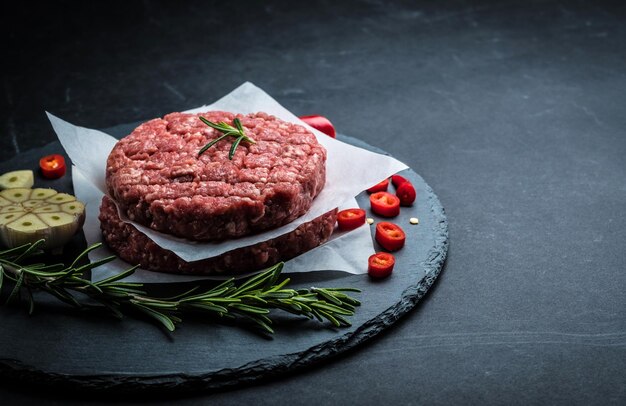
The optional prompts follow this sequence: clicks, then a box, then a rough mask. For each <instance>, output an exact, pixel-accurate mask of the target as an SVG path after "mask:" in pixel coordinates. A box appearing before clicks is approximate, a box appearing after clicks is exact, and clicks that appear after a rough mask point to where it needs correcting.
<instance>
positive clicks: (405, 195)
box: [396, 180, 417, 206]
mask: <svg viewBox="0 0 626 406" xmlns="http://www.w3.org/2000/svg"><path fill="white" fill-rule="evenodd" d="M396 196H398V198H399V199H400V204H401V205H402V206H410V205H412V204H413V202H414V201H415V197H416V196H417V193H415V188H414V187H413V185H412V184H411V182H409V181H408V180H407V181H406V182H404V183H402V184H401V185H400V186H398V188H397V189H396Z"/></svg>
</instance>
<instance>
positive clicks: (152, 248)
mask: <svg viewBox="0 0 626 406" xmlns="http://www.w3.org/2000/svg"><path fill="white" fill-rule="evenodd" d="M336 217H337V210H333V211H331V212H328V213H326V214H323V215H322V216H320V217H318V218H316V219H314V220H312V221H310V222H308V223H304V224H302V225H300V226H299V227H298V228H296V229H295V230H294V231H292V232H290V233H287V234H284V235H282V236H280V237H277V238H275V239H273V240H269V241H266V242H262V243H259V244H255V245H252V246H250V247H243V248H239V249H236V250H233V251H230V252H227V253H225V254H222V255H220V256H218V257H215V258H209V259H205V260H201V261H196V262H185V261H183V260H182V259H180V257H178V256H177V255H176V254H174V253H173V252H172V251H168V250H166V249H163V248H161V247H159V246H158V245H157V244H156V243H155V242H154V241H152V240H151V239H149V238H148V237H146V236H145V235H144V234H142V233H141V232H139V231H138V230H137V229H136V228H135V227H133V226H132V225H131V224H128V223H125V222H123V221H122V220H120V218H119V215H118V212H117V208H116V207H115V204H114V203H113V201H112V200H111V199H110V198H108V197H106V196H105V197H104V198H103V199H102V206H101V207H100V217H99V218H100V228H101V229H102V234H103V235H104V239H105V241H106V242H107V244H108V245H109V247H110V248H111V249H112V250H113V251H114V252H115V253H117V255H118V256H119V257H120V258H122V259H124V260H125V261H127V262H128V263H130V264H140V265H141V267H142V268H144V269H149V270H151V271H159V272H168V273H177V274H196V275H219V274H227V275H236V274H240V273H246V272H251V271H255V270H259V269H262V268H265V267H269V266H271V265H274V264H276V263H278V262H279V261H286V260H288V259H291V258H293V257H295V256H297V255H300V254H302V253H304V252H306V251H309V250H311V249H313V248H315V247H317V246H318V245H320V244H322V243H324V242H325V241H326V240H327V239H328V237H330V235H331V234H332V232H333V229H334V226H335V221H336Z"/></svg>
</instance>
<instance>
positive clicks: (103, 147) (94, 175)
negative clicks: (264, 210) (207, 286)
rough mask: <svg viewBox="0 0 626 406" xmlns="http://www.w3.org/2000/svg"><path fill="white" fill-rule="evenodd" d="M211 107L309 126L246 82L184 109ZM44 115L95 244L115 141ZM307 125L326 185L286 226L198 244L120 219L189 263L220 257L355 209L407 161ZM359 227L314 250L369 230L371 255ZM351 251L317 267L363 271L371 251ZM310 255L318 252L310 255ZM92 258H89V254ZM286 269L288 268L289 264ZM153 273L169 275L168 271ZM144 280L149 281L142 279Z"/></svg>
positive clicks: (356, 238) (352, 248) (198, 110)
mask: <svg viewBox="0 0 626 406" xmlns="http://www.w3.org/2000/svg"><path fill="white" fill-rule="evenodd" d="M209 110H224V111H231V112H235V113H243V114H246V113H252V112H257V111H264V112H266V113H269V114H273V115H275V116H276V117H279V118H281V119H282V120H285V121H290V122H294V123H298V124H301V125H305V126H307V125H306V124H304V123H303V122H302V121H300V120H299V119H298V118H297V117H296V116H295V115H293V114H292V113H291V112H289V111H288V110H287V109H285V108H284V107H282V106H281V105H280V104H279V103H278V102H277V101H276V100H274V99H273V98H271V97H270V96H269V95H268V94H267V93H265V92H264V91H263V90H261V89H259V88H258V87H256V86H254V85H253V84H251V83H249V82H246V83H244V84H243V85H241V86H240V87H238V88H237V89H235V90H234V91H232V92H231V93H229V94H228V95H226V96H225V97H223V98H222V99H220V100H218V101H217V102H215V103H213V104H211V105H208V106H203V107H199V108H197V109H193V110H189V111H188V112H202V111H209ZM48 118H49V119H50V122H51V123H52V126H53V128H54V130H55V132H56V133H57V136H58V138H59V140H60V141H61V144H62V145H63V147H64V148H65V150H66V152H67V154H68V155H69V156H70V158H71V159H72V161H73V163H74V165H75V166H76V168H74V170H73V173H75V174H76V177H75V178H74V187H75V192H76V194H77V197H78V198H79V199H80V200H83V201H85V202H87V204H88V210H87V220H86V223H85V235H86V236H87V241H88V242H89V243H92V242H95V241H97V240H99V239H100V230H99V222H98V220H97V215H98V208H99V205H100V199H101V197H102V195H103V194H104V193H106V188H105V183H104V176H105V170H106V159H107V156H108V154H109V152H110V151H111V149H112V148H113V146H114V145H115V143H116V142H117V140H116V139H115V138H113V137H111V136H109V135H107V134H105V133H103V132H101V131H97V130H92V129H87V128H83V127H78V126H75V125H73V124H70V123H68V122H66V121H63V120H61V119H60V118H57V117H55V116H53V115H52V114H49V113H48ZM307 127H308V126H307ZM308 128H309V129H310V130H311V131H312V132H313V133H314V134H315V136H316V137H317V139H318V141H319V142H320V143H321V144H322V145H323V146H324V147H325V148H326V150H327V152H328V158H327V165H326V167H327V177H326V185H325V187H324V189H323V190H322V192H321V193H320V194H319V195H318V197H317V198H316V199H315V200H314V203H313V205H312V207H311V209H310V210H309V212H308V213H307V214H306V215H304V216H302V217H300V218H299V219H297V220H296V221H294V222H292V223H290V224H287V225H285V226H283V227H280V228H277V229H274V230H271V231H268V232H265V233H261V234H257V235H254V236H250V237H244V238H239V239H235V240H228V241H224V242H220V243H199V242H193V241H188V240H185V239H181V238H177V237H173V236H170V235H167V234H164V233H159V232H156V231H154V230H151V229H149V228H147V227H144V226H143V225H140V224H136V223H134V222H130V221H129V220H128V219H127V218H125V217H124V216H122V219H123V220H124V221H127V222H130V223H131V224H132V225H133V226H135V227H136V228H137V229H138V230H139V231H141V232H143V233H144V234H146V235H147V236H148V237H149V238H151V239H152V240H153V241H154V242H155V243H157V244H158V245H159V246H161V247H162V248H165V249H167V250H170V251H173V252H174V253H176V254H177V255H178V256H179V257H181V258H182V259H183V260H185V261H188V262H193V261H198V260H201V259H205V258H211V257H214V256H217V255H221V254H223V253H224V252H227V251H230V250H233V249H236V248H240V247H244V246H249V245H253V244H256V243H259V242H262V241H266V240H269V239H272V238H275V237H277V236H279V235H282V234H285V233H288V232H291V231H293V230H294V229H295V228H296V227H298V226H299V225H300V224H302V223H304V222H308V221H311V220H313V219H314V218H316V217H318V216H320V215H322V214H324V213H326V212H327V211H329V210H332V209H333V208H335V207H345V205H346V204H347V205H348V206H349V207H354V205H355V201H354V196H356V195H357V194H358V193H360V192H361V191H362V190H364V189H366V188H367V187H369V186H371V185H373V184H375V183H377V182H379V181H380V180H381V179H384V178H386V177H388V176H390V175H392V174H394V173H396V172H399V171H401V170H403V169H406V168H407V166H406V165H405V164H403V163H402V162H400V161H398V160H396V159H394V158H391V157H388V156H385V155H381V154H377V153H374V152H371V151H367V150H365V149H362V148H358V147H354V146H352V145H349V144H346V143H343V142H341V141H338V140H335V139H333V138H330V137H328V136H326V135H324V134H322V133H320V132H319V131H317V130H315V129H313V128H311V127H308ZM350 205H351V206H350ZM362 229H363V230H365V231H367V232H365V231H363V230H357V231H353V232H351V233H348V234H346V235H345V237H346V238H343V237H344V236H339V235H338V236H336V237H335V238H333V239H332V241H330V242H329V243H327V244H326V246H324V247H323V248H321V249H319V248H318V249H316V250H313V251H312V252H315V251H318V252H323V251H326V250H332V251H335V252H336V251H337V250H336V249H335V248H333V246H334V245H336V244H344V245H345V244H352V241H358V243H359V244H360V245H362V244H363V243H364V242H365V238H364V237H365V236H366V234H367V241H368V243H367V244H366V245H367V246H368V249H367V251H368V252H370V254H371V253H373V248H372V242H371V237H370V236H369V230H367V227H362ZM359 236H360V237H361V238H360V239H359V238H358V237H359ZM344 240H345V241H344ZM331 244H332V245H331ZM354 249H356V245H355V246H352V245H351V248H350V249H347V248H342V249H341V251H344V250H345V251H344V252H340V253H338V252H336V254H337V255H339V257H340V260H339V259H337V258H335V259H334V260H333V261H334V262H329V261H330V260H332V259H333V258H334V257H333V256H329V254H328V253H326V254H325V255H323V256H322V257H320V258H318V259H319V260H322V261H321V262H319V263H320V264H322V263H327V264H329V265H330V264H342V266H345V267H346V269H338V268H337V266H333V267H330V266H328V267H321V266H320V267H318V268H319V270H327V269H334V270H344V271H346V272H352V273H361V272H364V265H363V261H364V260H363V258H367V256H369V255H367V256H363V255H365V254H364V253H363V252H359V250H358V249H356V251H354ZM102 251H104V250H102ZM96 252H97V251H96ZM94 255H98V254H94ZM311 255H316V254H313V253H311ZM357 255H358V256H357ZM325 258H329V260H324V259H325ZM90 259H92V260H93V258H91V257H90ZM304 259H306V257H305V256H303V260H304ZM296 260H298V259H296ZM316 261H317V260H316ZM357 261H360V263H359V266H358V269H354V267H353V266H350V264H356V263H357ZM306 262H307V263H309V264H310V263H311V262H312V261H311V260H306ZM315 263H317V262H315ZM127 266H128V265H127V264H124V267H127ZM287 268H290V267H289V266H288V267H287ZM348 268H350V269H348ZM294 270H295V269H294ZM311 270H313V269H311V267H308V269H307V268H305V269H302V271H311ZM286 271H287V269H286ZM149 274H150V275H151V276H150V278H152V277H153V276H154V273H152V272H149ZM138 275H139V274H138ZM156 275H159V276H168V275H166V274H156ZM103 277H105V276H103ZM177 278H179V277H177ZM194 278H197V277H194ZM157 279H159V280H154V282H157V281H158V282H162V281H163V280H162V279H161V278H160V277H159V278H157ZM177 280H178V279H177ZM143 281H145V282H150V281H146V280H143Z"/></svg>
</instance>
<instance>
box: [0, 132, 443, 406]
mask: <svg viewBox="0 0 626 406" xmlns="http://www.w3.org/2000/svg"><path fill="white" fill-rule="evenodd" d="M346 138H350V141H353V140H354V139H351V137H346ZM357 144H361V143H360V142H357ZM363 144H364V143H363ZM46 147H48V146H46ZM46 147H44V148H46ZM368 147H369V148H370V149H373V150H378V151H380V150H379V149H378V148H372V147H371V146H369V145H368ZM378 151H377V152H378ZM380 152H382V151H380ZM427 193H428V201H429V204H430V211H431V214H432V215H433V218H434V219H436V221H435V222H434V224H433V228H432V231H433V235H434V236H435V245H434V247H433V248H432V249H431V250H430V251H429V252H428V255H427V260H426V261H425V262H424V263H422V264H421V265H422V266H423V268H424V269H425V270H427V272H426V275H425V276H424V277H423V278H422V279H421V280H419V281H416V284H415V285H410V286H408V287H407V288H406V289H405V290H404V292H403V294H402V297H401V298H400V300H399V301H398V302H397V303H396V305H394V306H392V307H390V308H388V309H386V310H385V311H383V312H382V313H380V314H379V315H378V316H377V317H375V318H373V319H371V320H369V321H367V322H366V323H364V324H363V325H361V326H360V327H359V328H357V329H356V330H354V331H353V332H351V333H347V334H344V335H341V336H339V337H337V338H335V339H333V340H330V341H327V342H324V343H322V344H319V345H317V346H313V347H311V348H308V349H307V350H305V351H302V352H299V353H293V354H284V355H281V356H277V357H272V358H265V359H260V360H257V361H254V362H251V363H248V364H245V365H242V366H240V367H238V368H228V369H223V370H218V371H212V372H208V373H205V374H184V373H180V374H160V375H156V374H155V375H143V374H128V375H125V374H98V375H69V374H59V373H55V372H52V371H44V370H40V369H37V368H34V367H32V366H29V365H25V364H23V363H22V362H20V361H17V360H11V359H0V378H2V379H3V380H6V381H9V382H14V383H16V384H18V385H20V386H21V385H24V384H26V385H29V386H36V387H38V388H41V389H49V390H53V391H55V392H56V391H62V392H65V393H67V392H66V391H73V392H78V393H80V392H95V391H98V392H99V391H106V392H107V394H129V393H136V392H147V391H150V395H151V396H152V395H154V394H158V393H164V392H166V393H168V394H172V393H183V392H197V391H212V390H218V389H225V388H229V387H234V386H240V385H242V384H250V383H253V382H255V381H258V380H261V379H266V378H270V377H275V376H280V375H282V374H284V373H286V372H293V371H296V370H299V369H300V368H302V367H305V366H310V365H313V364H315V363H319V362H321V361H322V360H326V359H328V358H331V357H333V356H336V355H339V354H340V353H343V352H346V351H348V350H350V349H352V348H355V347H356V346H358V345H359V344H361V343H364V342H366V341H367V340H369V339H371V338H372V337H374V336H376V335H377V334H378V333H380V332H381V331H383V330H384V329H386V328H387V327H389V326H391V325H392V324H393V323H394V322H396V321H397V320H398V319H399V318H400V317H402V316H403V315H404V314H406V313H407V312H409V311H410V310H411V309H412V308H413V307H414V306H415V305H416V304H417V303H418V302H419V301H420V300H421V299H422V298H423V297H424V295H425V294H426V293H427V291H428V290H429V289H430V287H431V286H432V285H433V283H434V282H435V280H436V279H437V277H438V276H439V273H440V272H441V270H442V268H443V265H444V262H445V259H446V256H447V252H448V245H449V241H448V223H447V218H446V216H445V211H444V209H443V207H442V205H441V203H440V202H439V199H438V198H437V196H436V195H435V193H434V191H433V190H432V188H430V187H429V186H428V189H427Z"/></svg>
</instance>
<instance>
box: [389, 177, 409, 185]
mask: <svg viewBox="0 0 626 406" xmlns="http://www.w3.org/2000/svg"><path fill="white" fill-rule="evenodd" d="M404 182H408V181H407V179H406V178H405V177H404V176H400V175H391V183H393V185H394V186H395V187H398V186H400V185H401V184H403V183H404Z"/></svg>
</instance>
